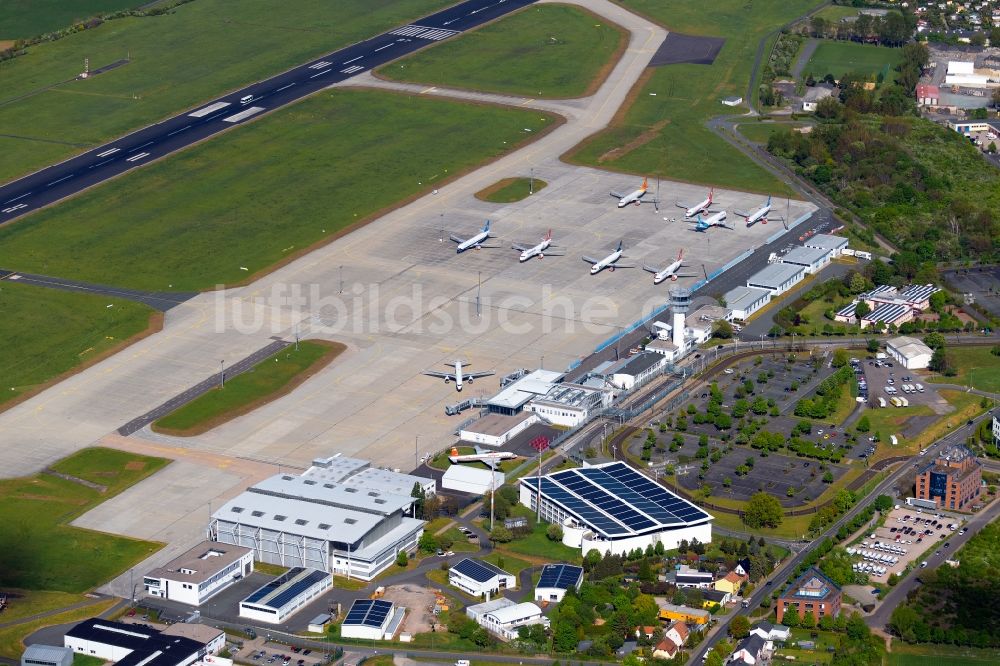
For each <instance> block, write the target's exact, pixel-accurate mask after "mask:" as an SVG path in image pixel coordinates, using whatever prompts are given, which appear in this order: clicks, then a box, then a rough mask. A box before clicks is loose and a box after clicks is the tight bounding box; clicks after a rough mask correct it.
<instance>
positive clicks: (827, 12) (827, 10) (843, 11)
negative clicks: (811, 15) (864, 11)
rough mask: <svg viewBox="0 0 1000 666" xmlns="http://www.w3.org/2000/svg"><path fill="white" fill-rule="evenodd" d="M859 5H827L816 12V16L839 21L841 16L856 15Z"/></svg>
mask: <svg viewBox="0 0 1000 666" xmlns="http://www.w3.org/2000/svg"><path fill="white" fill-rule="evenodd" d="M859 9H860V8H859V7H845V6H843V5H829V6H827V7H824V8H823V9H821V10H819V11H818V12H816V14H815V15H816V16H820V17H822V18H825V19H826V20H827V21H833V22H838V23H839V22H840V19H842V18H848V17H850V16H857V15H858V10H859Z"/></svg>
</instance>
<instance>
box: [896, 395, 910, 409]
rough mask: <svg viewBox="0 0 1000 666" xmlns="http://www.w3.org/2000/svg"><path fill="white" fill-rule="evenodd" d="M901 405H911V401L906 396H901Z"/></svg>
mask: <svg viewBox="0 0 1000 666" xmlns="http://www.w3.org/2000/svg"><path fill="white" fill-rule="evenodd" d="M899 406H900V407H909V406H910V401H909V400H907V399H906V398H903V397H900V398H899Z"/></svg>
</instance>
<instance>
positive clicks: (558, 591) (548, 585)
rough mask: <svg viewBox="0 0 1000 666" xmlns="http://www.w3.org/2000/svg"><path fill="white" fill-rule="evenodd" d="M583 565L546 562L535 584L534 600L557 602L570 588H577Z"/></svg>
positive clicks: (580, 581)
mask: <svg viewBox="0 0 1000 666" xmlns="http://www.w3.org/2000/svg"><path fill="white" fill-rule="evenodd" d="M582 583H583V567H578V566H575V565H572V564H546V565H545V566H544V567H542V575H541V577H540V578H539V579H538V585H536V586H535V601H545V602H550V603H559V602H560V601H562V599H563V597H564V596H566V590H569V589H570V588H573V589H576V590H579V589H580V585H581V584H582Z"/></svg>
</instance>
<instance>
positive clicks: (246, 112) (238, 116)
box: [222, 106, 264, 123]
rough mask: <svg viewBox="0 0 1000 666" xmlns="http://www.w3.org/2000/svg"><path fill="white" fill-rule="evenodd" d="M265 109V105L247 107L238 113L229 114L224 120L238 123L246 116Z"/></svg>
mask: <svg viewBox="0 0 1000 666" xmlns="http://www.w3.org/2000/svg"><path fill="white" fill-rule="evenodd" d="M263 110H264V107H262V106H251V107H250V108H249V109H245V110H243V111H240V112H239V113H237V114H236V115H232V116H229V117H228V118H223V119H222V122H225V123H238V122H239V121H241V120H244V119H246V118H249V117H250V116H252V115H254V114H255V113H260V112H261V111H263Z"/></svg>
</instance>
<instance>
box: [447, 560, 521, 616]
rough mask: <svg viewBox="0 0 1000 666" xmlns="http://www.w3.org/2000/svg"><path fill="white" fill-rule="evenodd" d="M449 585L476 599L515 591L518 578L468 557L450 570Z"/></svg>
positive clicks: (487, 563) (496, 567)
mask: <svg viewBox="0 0 1000 666" xmlns="http://www.w3.org/2000/svg"><path fill="white" fill-rule="evenodd" d="M448 584H449V585H453V586H455V587H457V588H458V589H460V590H462V591H463V592H466V593H468V594H471V595H472V596H474V597H484V596H486V595H487V594H497V593H499V592H500V591H501V590H513V589H515V588H516V587H517V577H516V576H514V574H512V573H508V572H506V571H504V570H503V569H501V568H500V567H498V566H495V565H493V564H490V563H489V562H485V561H483V560H475V559H472V558H471V557H467V558H465V559H464V560H462V561H461V562H459V563H458V564H456V565H454V566H453V567H451V568H449V569H448ZM480 624H482V623H481V622H480Z"/></svg>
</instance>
